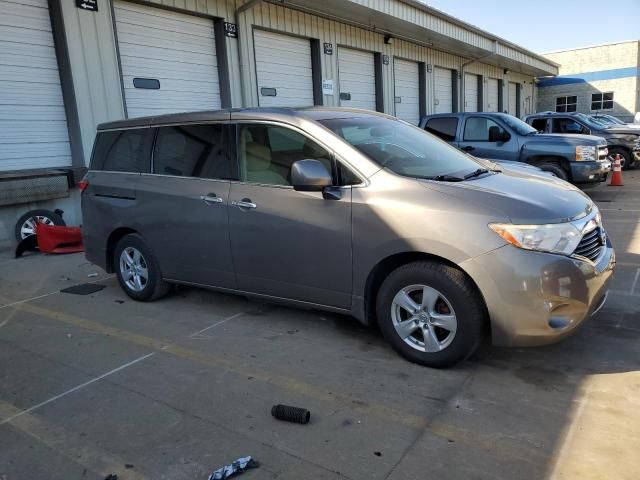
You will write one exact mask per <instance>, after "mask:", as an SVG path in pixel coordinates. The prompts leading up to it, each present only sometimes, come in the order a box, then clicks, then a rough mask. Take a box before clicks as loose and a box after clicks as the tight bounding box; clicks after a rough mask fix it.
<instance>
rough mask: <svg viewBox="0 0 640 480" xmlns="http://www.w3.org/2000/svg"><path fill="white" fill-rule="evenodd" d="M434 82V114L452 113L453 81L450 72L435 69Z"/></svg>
mask: <svg viewBox="0 0 640 480" xmlns="http://www.w3.org/2000/svg"><path fill="white" fill-rule="evenodd" d="M433 81H434V84H435V85H434V94H435V95H434V97H435V98H434V110H435V113H451V112H453V80H452V78H451V70H449V69H446V68H439V67H435V68H434V69H433Z"/></svg>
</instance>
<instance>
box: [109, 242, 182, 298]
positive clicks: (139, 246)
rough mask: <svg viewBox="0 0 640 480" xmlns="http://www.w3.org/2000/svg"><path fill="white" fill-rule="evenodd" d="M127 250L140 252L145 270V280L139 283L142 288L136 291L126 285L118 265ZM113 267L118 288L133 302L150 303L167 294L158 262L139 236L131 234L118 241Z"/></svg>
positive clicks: (166, 284)
mask: <svg viewBox="0 0 640 480" xmlns="http://www.w3.org/2000/svg"><path fill="white" fill-rule="evenodd" d="M128 248H131V249H135V250H137V251H138V252H140V254H141V257H142V261H141V264H143V265H144V266H146V270H147V279H146V281H144V282H142V281H141V282H140V285H141V287H142V288H141V290H138V291H136V290H134V288H132V287H131V286H129V285H128V284H127V280H125V278H124V276H123V274H124V272H123V271H122V268H121V265H120V256H121V255H122V252H123V251H124V250H125V249H128ZM113 267H114V270H115V272H116V276H117V277H118V283H119V284H120V288H122V290H124V292H125V293H126V294H127V295H129V297H131V298H133V299H134V300H138V301H140V302H150V301H154V300H157V299H159V298H162V297H163V296H165V295H166V294H167V293H168V292H169V289H170V285H169V284H168V283H167V282H165V281H164V280H163V279H162V274H161V272H160V267H159V266H158V261H157V260H156V258H155V256H154V255H153V252H152V251H151V249H150V248H149V247H148V246H147V244H146V243H145V242H144V240H143V239H142V237H141V236H140V235H137V234H135V233H132V234H129V235H125V236H124V237H122V238H121V239H120V240H119V241H118V243H117V245H116V248H115V250H114V254H113Z"/></svg>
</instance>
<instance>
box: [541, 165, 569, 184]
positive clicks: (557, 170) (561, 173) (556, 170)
mask: <svg viewBox="0 0 640 480" xmlns="http://www.w3.org/2000/svg"><path fill="white" fill-rule="evenodd" d="M540 170H544V171H545V172H549V173H551V174H553V176H555V177H558V178H559V179H560V180H565V181H567V182H568V181H569V175H568V174H567V172H566V170H565V169H564V168H562V167H561V166H560V165H558V164H557V163H543V164H542V165H540Z"/></svg>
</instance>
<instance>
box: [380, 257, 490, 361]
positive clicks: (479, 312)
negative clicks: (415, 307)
mask: <svg viewBox="0 0 640 480" xmlns="http://www.w3.org/2000/svg"><path fill="white" fill-rule="evenodd" d="M411 285H426V286H428V287H431V288H434V289H435V290H437V291H438V292H439V293H441V294H442V295H443V296H444V297H446V301H447V302H448V304H449V305H450V306H451V308H452V309H453V312H454V314H455V317H456V320H457V330H456V331H455V335H454V336H453V339H452V340H451V342H450V343H449V344H448V345H447V346H446V347H445V348H443V349H442V350H440V351H437V352H426V351H420V350H418V349H416V348H414V347H413V346H411V345H409V344H407V343H406V342H405V340H403V339H402V338H401V337H400V336H399V335H398V333H397V332H396V329H395V327H394V325H393V316H392V309H393V308H394V306H393V300H394V297H395V296H396V294H397V293H398V292H400V290H402V289H404V288H405V287H408V286H411ZM438 301H441V300H438ZM376 313H377V318H378V324H379V326H380V330H381V331H382V334H383V336H384V337H385V339H386V340H387V341H388V342H389V343H390V344H391V346H392V347H393V348H394V350H396V352H398V353H399V354H400V355H402V356H403V357H404V358H406V359H407V360H409V361H411V362H414V363H417V364H420V365H425V366H427V367H435V368H446V367H450V366H453V365H455V364H457V363H459V362H461V361H463V360H465V359H466V358H468V357H469V356H470V355H471V354H473V352H474V351H475V350H476V349H477V348H478V346H479V345H480V344H481V342H482V340H483V338H484V336H485V333H486V331H487V328H486V327H487V325H488V314H487V309H486V306H485V304H484V301H483V300H482V298H481V296H480V294H479V293H478V291H477V289H476V287H475V285H473V283H472V282H471V280H469V278H467V277H466V276H465V275H464V273H463V272H461V271H460V270H458V269H456V268H453V267H450V266H448V265H444V264H442V263H439V262H436V261H420V262H413V263H409V264H406V265H403V266H401V267H399V268H397V269H396V270H394V271H393V272H391V274H390V275H389V276H388V277H387V278H386V279H385V281H384V282H383V283H382V286H381V287H380V290H379V292H378V296H377V298H376ZM416 331H418V330H416Z"/></svg>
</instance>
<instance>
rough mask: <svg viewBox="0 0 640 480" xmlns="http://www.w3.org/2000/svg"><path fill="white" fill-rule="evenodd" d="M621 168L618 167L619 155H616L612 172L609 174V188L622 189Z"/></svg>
mask: <svg viewBox="0 0 640 480" xmlns="http://www.w3.org/2000/svg"><path fill="white" fill-rule="evenodd" d="M623 185H624V183H622V167H621V166H620V154H619V153H618V154H616V159H615V160H614V162H613V172H612V173H611V181H610V182H609V186H610V187H622V186H623Z"/></svg>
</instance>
